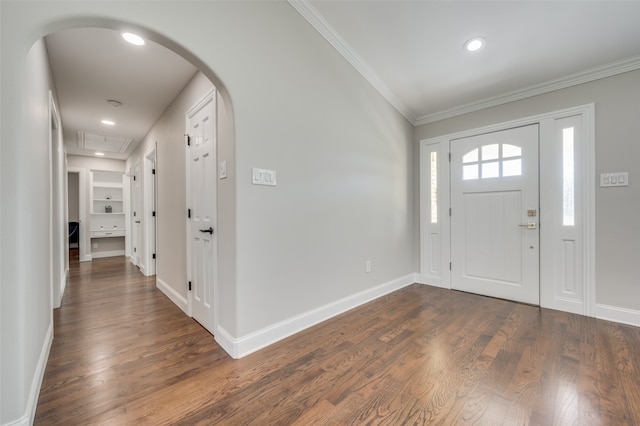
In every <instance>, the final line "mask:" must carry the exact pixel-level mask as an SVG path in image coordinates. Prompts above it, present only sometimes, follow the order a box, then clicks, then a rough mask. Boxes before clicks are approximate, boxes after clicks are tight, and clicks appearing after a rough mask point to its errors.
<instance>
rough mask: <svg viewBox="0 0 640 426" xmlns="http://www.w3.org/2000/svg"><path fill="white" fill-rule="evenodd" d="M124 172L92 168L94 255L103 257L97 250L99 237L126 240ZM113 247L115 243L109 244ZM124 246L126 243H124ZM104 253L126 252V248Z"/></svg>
mask: <svg viewBox="0 0 640 426" xmlns="http://www.w3.org/2000/svg"><path fill="white" fill-rule="evenodd" d="M123 178H124V174H123V173H122V172H111V171H104V170H91V180H90V190H91V193H90V200H91V201H90V203H91V204H90V213H91V218H90V220H89V225H90V236H91V241H92V248H93V257H102V256H101V255H100V254H98V252H96V248H97V247H96V246H97V242H98V241H95V239H97V238H116V237H118V238H121V239H122V240H123V241H124V236H125V233H126V221H125V212H124V184H123ZM109 246H110V247H111V248H114V247H113V244H110V245H109ZM122 246H124V243H122ZM103 254H104V255H120V254H124V250H122V253H120V250H119V249H118V250H116V251H114V250H110V251H109V252H108V253H103Z"/></svg>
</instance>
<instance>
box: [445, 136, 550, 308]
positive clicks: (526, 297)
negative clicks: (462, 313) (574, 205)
mask: <svg viewBox="0 0 640 426" xmlns="http://www.w3.org/2000/svg"><path fill="white" fill-rule="evenodd" d="M538 180H539V179H538V125H537V124H534V125H529V126H525V127H518V128H514V129H509V130H503V131H499V132H493V133H488V134H483V135H479V136H472V137H468V138H463V139H458V140H454V141H452V142H451V208H452V211H451V280H452V281H451V286H452V288H454V289H456V290H463V291H468V292H472V293H477V294H483V295H487V296H492V297H498V298H503V299H509V300H515V301H519V302H525V303H531V304H535V305H538V304H539V303H540V291H539V287H540V283H539V258H540V251H539V250H540V248H539V231H538V228H539V226H538V224H539V207H538Z"/></svg>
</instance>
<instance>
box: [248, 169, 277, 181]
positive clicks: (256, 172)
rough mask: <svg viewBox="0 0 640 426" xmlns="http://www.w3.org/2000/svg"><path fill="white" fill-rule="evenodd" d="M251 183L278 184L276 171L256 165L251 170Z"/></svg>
mask: <svg viewBox="0 0 640 426" xmlns="http://www.w3.org/2000/svg"><path fill="white" fill-rule="evenodd" d="M251 183H253V184H254V185H268V186H276V171H275V170H266V169H257V168H255V167H254V168H253V169H252V170H251Z"/></svg>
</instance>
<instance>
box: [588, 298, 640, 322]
mask: <svg viewBox="0 0 640 426" xmlns="http://www.w3.org/2000/svg"><path fill="white" fill-rule="evenodd" d="M595 314H596V315H595V316H596V318H598V319H602V320H607V321H613V322H619V323H622V324H628V325H633V326H635V327H640V311H636V310H634V309H627V308H621V307H618V306H610V305H603V304H601V303H597V304H596V312H595Z"/></svg>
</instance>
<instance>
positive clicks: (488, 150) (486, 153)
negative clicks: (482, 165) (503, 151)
mask: <svg viewBox="0 0 640 426" xmlns="http://www.w3.org/2000/svg"><path fill="white" fill-rule="evenodd" d="M498 158H500V145H498V144H497V143H494V144H492V145H485V146H483V147H482V161H487V160H497V159H498Z"/></svg>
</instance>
